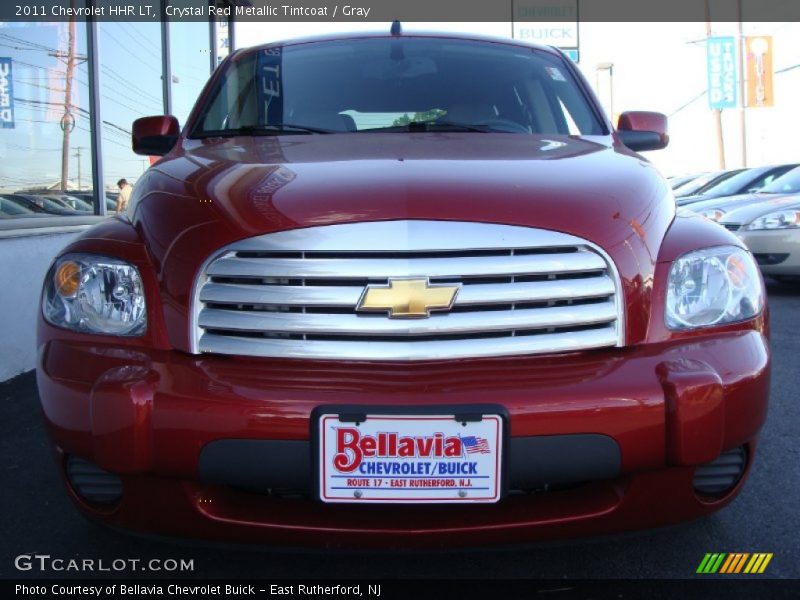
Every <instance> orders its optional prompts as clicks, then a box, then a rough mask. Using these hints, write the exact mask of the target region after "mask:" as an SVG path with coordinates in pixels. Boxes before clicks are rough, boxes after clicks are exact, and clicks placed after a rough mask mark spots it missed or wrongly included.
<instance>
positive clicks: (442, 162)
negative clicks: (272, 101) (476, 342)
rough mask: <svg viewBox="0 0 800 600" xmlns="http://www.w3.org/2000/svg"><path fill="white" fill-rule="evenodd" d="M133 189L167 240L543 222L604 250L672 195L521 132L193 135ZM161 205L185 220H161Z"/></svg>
mask: <svg viewBox="0 0 800 600" xmlns="http://www.w3.org/2000/svg"><path fill="white" fill-rule="evenodd" d="M595 139H596V140H603V141H605V140H606V139H607V138H595ZM136 187H137V190H138V191H139V192H140V194H136V197H135V198H134V200H133V202H134V221H135V222H142V223H143V224H145V225H148V224H150V223H151V222H152V221H153V220H154V219H157V220H159V221H160V224H159V226H160V229H166V230H169V238H168V239H169V240H174V239H175V238H176V237H179V236H180V235H181V234H182V233H184V232H185V231H187V230H189V229H191V228H194V227H197V226H198V225H200V224H202V223H204V222H214V223H215V225H216V228H217V229H225V230H229V231H230V235H231V237H232V238H233V239H239V238H243V237H248V236H253V235H258V234H262V233H268V232H273V231H280V230H284V229H294V228H300V227H309V226H315V225H331V224H336V223H344V222H356V221H376V220H387V219H440V220H441V219H444V220H470V221H483V222H497V223H506V224H516V225H524V226H532V227H544V228H549V229H556V230H559V231H564V232H567V233H572V234H574V235H578V236H581V237H585V238H587V239H590V240H592V241H594V242H596V243H598V244H600V245H603V246H606V245H609V244H612V245H613V244H615V243H619V242H620V241H622V240H624V239H626V238H627V237H629V236H630V235H632V234H633V233H634V232H635V230H636V226H635V225H632V223H638V224H639V225H641V226H647V225H650V224H651V221H652V219H653V217H654V213H659V214H660V213H663V212H665V211H664V201H665V200H666V198H667V197H668V187H667V185H666V183H665V182H664V180H663V178H661V177H660V176H659V175H658V174H657V172H656V170H655V169H654V168H653V167H652V166H651V165H650V163H648V162H647V161H645V160H643V159H641V158H640V157H638V156H637V155H635V154H633V153H631V152H629V151H627V150H625V149H624V148H622V147H617V148H613V147H609V146H608V145H607V144H604V143H601V141H595V140H594V139H587V138H573V137H563V136H562V137H552V138H547V137H534V136H526V135H518V134H516V135H515V134H418V133H413V134H411V133H410V134H397V133H393V134H378V133H370V134H367V133H364V134H343V135H314V136H309V135H296V136H283V137H238V138H228V139H219V138H216V139H214V140H204V141H195V140H190V141H188V142H185V143H184V147H183V148H182V150H181V151H180V152H177V153H175V154H174V155H172V156H170V157H167V158H166V159H164V160H162V161H161V162H159V163H158V164H157V166H155V167H154V168H153V169H150V170H149V171H148V172H147V174H146V176H145V177H144V178H143V180H140V183H139V184H138V185H137V186H136ZM165 203H169V206H170V209H171V212H174V213H175V214H176V216H177V218H175V219H167V222H165V220H164V217H165V207H166V204H165ZM173 209H174V210H173ZM670 211H671V209H670ZM668 212H669V211H668ZM667 216H668V217H669V218H668V219H667V220H669V219H671V216H670V215H667ZM151 233H153V237H155V231H152V232H151ZM660 233H662V234H663V231H662V232H660ZM149 241H155V240H154V239H153V240H149ZM163 241H165V242H166V240H163Z"/></svg>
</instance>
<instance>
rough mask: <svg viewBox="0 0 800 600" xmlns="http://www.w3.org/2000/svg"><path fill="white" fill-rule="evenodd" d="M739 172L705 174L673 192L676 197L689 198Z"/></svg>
mask: <svg viewBox="0 0 800 600" xmlns="http://www.w3.org/2000/svg"><path fill="white" fill-rule="evenodd" d="M738 172H739V171H735V172H731V173H727V172H716V173H707V174H705V175H701V176H700V177H698V178H697V179H693V180H692V181H689V182H688V183H685V184H684V185H681V186H678V187H677V188H675V190H674V192H675V195H676V196H691V195H693V194H698V193H700V192H701V191H702V190H704V189H705V188H706V187H708V186H709V185H715V184H717V183H718V182H720V181H723V180H725V179H727V178H728V177H732V176H733V175H734V174H735V173H738Z"/></svg>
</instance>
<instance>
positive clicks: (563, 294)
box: [200, 275, 614, 307]
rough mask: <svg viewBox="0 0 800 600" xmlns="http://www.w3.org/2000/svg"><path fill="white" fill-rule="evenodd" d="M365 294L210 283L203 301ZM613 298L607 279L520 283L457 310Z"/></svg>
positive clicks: (464, 294) (478, 288) (463, 297)
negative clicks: (551, 301) (473, 307)
mask: <svg viewBox="0 0 800 600" xmlns="http://www.w3.org/2000/svg"><path fill="white" fill-rule="evenodd" d="M363 291H364V289H363V287H361V286H289V285H247V284H225V283H213V282H212V283H207V284H206V285H204V286H203V289H202V290H201V292H200V301H201V302H207V303H214V304H252V305H259V304H270V305H301V306H351V307H355V305H356V304H358V300H359V298H360V297H361V294H362V292H363ZM613 294H614V282H613V281H612V280H611V278H610V277H608V276H607V275H599V276H597V277H591V278H583V279H560V280H559V279H557V280H551V281H534V282H520V283H508V284H503V283H496V284H491V283H490V284H477V285H468V286H464V287H463V288H462V289H461V290H460V291H459V292H458V295H457V296H456V300H455V303H454V306H469V305H474V304H508V303H513V302H541V301H547V300H579V299H585V298H603V297H607V296H612V295H613Z"/></svg>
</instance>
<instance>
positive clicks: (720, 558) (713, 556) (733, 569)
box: [697, 552, 772, 575]
mask: <svg viewBox="0 0 800 600" xmlns="http://www.w3.org/2000/svg"><path fill="white" fill-rule="evenodd" d="M771 560H772V553H771V552H769V553H767V552H755V553H753V554H750V553H749V552H732V553H730V554H728V553H725V552H713V553H712V552H708V553H706V555H705V556H704V557H703V560H702V561H700V566H699V567H697V573H701V574H704V575H705V574H713V573H720V574H725V575H730V574H736V573H748V574H753V575H755V574H757V573H763V572H764V571H765V570H766V569H767V565H768V564H769V561H771Z"/></svg>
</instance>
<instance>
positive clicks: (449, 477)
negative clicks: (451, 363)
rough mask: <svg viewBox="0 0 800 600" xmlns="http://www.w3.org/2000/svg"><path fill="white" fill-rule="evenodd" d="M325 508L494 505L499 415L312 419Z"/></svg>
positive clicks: (500, 440) (499, 449) (498, 491)
mask: <svg viewBox="0 0 800 600" xmlns="http://www.w3.org/2000/svg"><path fill="white" fill-rule="evenodd" d="M319 436H320V439H319V456H318V458H317V460H319V474H320V499H321V500H323V501H324V502H386V503H422V504H424V503H448V502H451V503H463V502H497V501H498V500H499V499H500V495H501V487H500V473H501V465H502V464H503V463H502V452H503V447H502V446H503V422H502V418H501V417H500V416H499V415H484V416H483V418H482V420H480V421H466V422H461V421H456V420H455V419H454V417H453V415H440V416H437V415H417V416H409V415H367V417H366V420H365V421H363V422H360V423H355V422H342V421H340V420H339V416H338V415H333V414H327V415H326V414H324V415H321V416H320V417H319Z"/></svg>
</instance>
